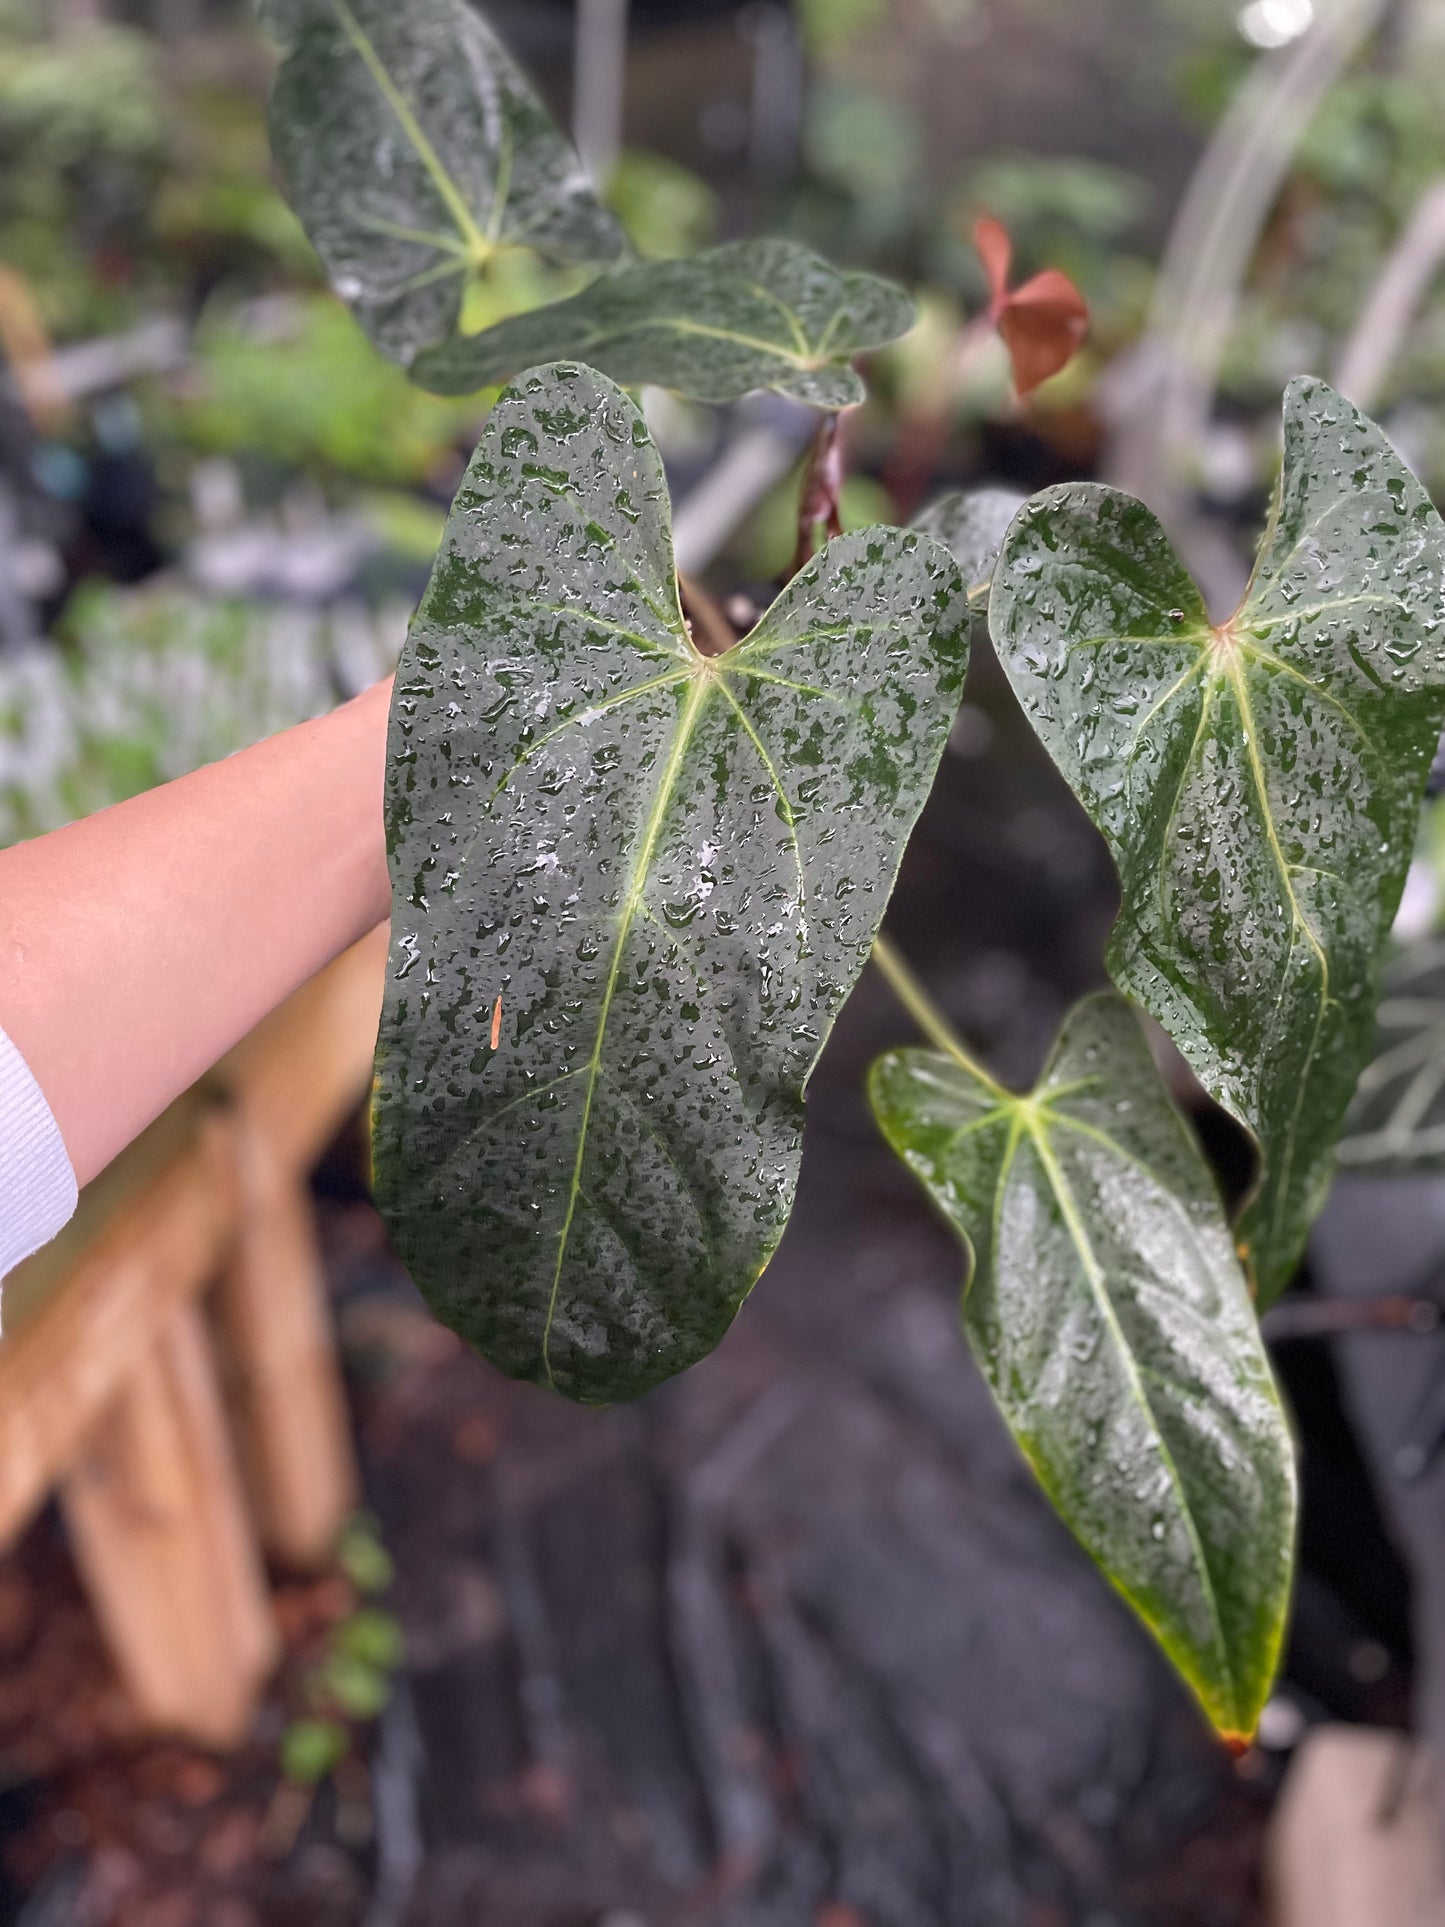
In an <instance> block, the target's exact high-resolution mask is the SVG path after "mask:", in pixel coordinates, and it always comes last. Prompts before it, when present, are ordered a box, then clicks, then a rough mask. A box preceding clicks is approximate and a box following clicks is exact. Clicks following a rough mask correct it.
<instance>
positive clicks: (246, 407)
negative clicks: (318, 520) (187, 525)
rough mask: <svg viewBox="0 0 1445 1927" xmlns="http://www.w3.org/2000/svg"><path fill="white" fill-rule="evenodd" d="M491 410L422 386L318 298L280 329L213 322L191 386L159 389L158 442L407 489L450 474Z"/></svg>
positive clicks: (199, 339) (154, 406) (236, 317)
mask: <svg viewBox="0 0 1445 1927" xmlns="http://www.w3.org/2000/svg"><path fill="white" fill-rule="evenodd" d="M490 401H491V397H490V396H483V397H481V398H479V399H468V400H465V401H445V400H443V399H441V398H440V397H438V396H436V395H429V394H426V393H425V392H424V391H423V390H422V389H420V388H416V387H414V386H413V385H412V383H411V382H409V381H408V380H407V378H406V376H405V374H404V373H403V372H402V370H401V369H400V368H398V367H397V366H396V365H395V363H394V362H390V361H387V360H385V359H384V358H383V357H382V356H381V355H378V354H377V352H376V350H375V349H374V348H373V347H372V346H371V344H370V343H369V342H368V341H367V339H366V337H365V335H363V334H362V332H361V330H360V329H359V328H358V327H357V325H356V323H355V322H354V321H353V320H352V318H351V316H350V315H349V314H348V313H347V311H346V309H345V308H344V307H343V306H342V305H341V303H340V302H339V301H337V300H336V299H335V298H334V297H333V296H332V295H330V294H314V295H299V296H297V297H295V299H294V300H293V301H291V302H290V303H288V305H287V307H286V309H285V310H284V311H282V313H281V314H280V315H279V316H278V317H277V319H276V320H275V322H274V324H273V325H271V326H266V325H257V324H256V323H255V321H254V320H250V319H248V318H247V316H246V315H244V314H242V313H240V312H238V311H237V310H235V309H233V308H232V309H226V310H219V311H216V312H213V313H212V314H211V315H209V316H208V317H207V318H206V319H205V320H204V321H203V322H202V324H201V326H200V328H199V330H198V331H197V334H196V339H195V347H194V363H193V366H192V368H191V370H190V371H189V372H188V375H187V378H186V380H185V382H184V383H183V384H180V385H167V386H162V387H159V388H157V389H156V390H154V391H153V392H152V394H151V396H150V398H149V401H148V409H149V412H150V418H151V429H152V434H153V436H154V437H155V439H156V440H157V441H158V442H167V441H170V442H176V443H180V444H182V445H184V446H186V447H189V448H191V449H193V450H196V451H198V452H201V453H204V454H218V453H224V454H239V453H243V452H245V451H254V452H257V453H261V454H264V455H265V456H266V458H267V459H268V461H270V462H272V463H273V464H275V465H277V466H279V467H281V468H283V469H284V468H303V469H307V470H310V471H312V472H315V471H317V470H335V471H337V472H339V473H341V474H343V475H350V476H354V477H359V478H364V479H366V480H368V481H377V482H385V483H392V484H403V483H418V482H424V481H425V480H427V478H428V477H429V476H432V475H434V474H435V473H436V472H437V470H438V468H439V467H440V468H446V467H448V465H449V464H448V458H449V456H450V453H451V451H452V450H453V449H454V448H455V447H456V446H458V445H459V444H466V443H469V442H470V441H471V440H473V439H474V438H475V434H476V431H477V428H478V427H479V426H480V423H481V420H482V418H483V416H484V415H485V413H486V410H487V408H488V406H489V405H490Z"/></svg>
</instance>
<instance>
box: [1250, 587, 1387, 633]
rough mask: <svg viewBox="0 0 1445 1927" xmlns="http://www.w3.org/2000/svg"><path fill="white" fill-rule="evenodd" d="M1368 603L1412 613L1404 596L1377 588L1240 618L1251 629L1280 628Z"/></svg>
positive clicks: (1316, 620) (1314, 619) (1317, 619)
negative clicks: (1277, 613) (1288, 623)
mask: <svg viewBox="0 0 1445 1927" xmlns="http://www.w3.org/2000/svg"><path fill="white" fill-rule="evenodd" d="M1368 603H1374V604H1375V605H1376V606H1380V605H1383V606H1385V607H1387V608H1391V609H1398V610H1399V612H1400V614H1401V615H1406V616H1407V615H1409V613H1410V605H1409V603H1407V602H1406V601H1405V600H1404V598H1403V597H1402V596H1397V595H1389V594H1387V593H1386V592H1385V591H1383V590H1377V591H1376V592H1374V593H1373V594H1370V595H1347V596H1339V597H1337V598H1335V599H1333V600H1329V601H1325V602H1314V603H1309V604H1307V605H1306V607H1304V608H1303V609H1287V610H1286V611H1285V612H1284V614H1283V615H1278V616H1251V615H1246V614H1245V613H1244V612H1243V611H1241V613H1240V616H1239V618H1238V620H1239V622H1240V623H1241V624H1242V625H1243V626H1244V627H1246V628H1249V629H1255V630H1261V629H1278V628H1281V627H1282V626H1283V625H1284V624H1285V623H1287V622H1301V623H1303V622H1318V621H1319V619H1320V617H1321V616H1328V615H1333V614H1334V612H1335V611H1336V610H1337V609H1358V608H1362V607H1364V606H1365V605H1366V604H1368Z"/></svg>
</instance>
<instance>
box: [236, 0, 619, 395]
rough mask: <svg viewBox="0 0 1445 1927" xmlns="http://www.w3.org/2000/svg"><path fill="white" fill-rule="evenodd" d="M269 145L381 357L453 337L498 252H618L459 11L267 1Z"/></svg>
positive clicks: (504, 62)
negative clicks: (271, 72)
mask: <svg viewBox="0 0 1445 1927" xmlns="http://www.w3.org/2000/svg"><path fill="white" fill-rule="evenodd" d="M261 18H262V24H263V25H264V26H265V27H266V29H267V31H268V32H269V33H270V34H271V35H272V37H273V38H274V39H275V40H276V41H278V42H279V44H280V46H281V48H282V50H283V59H282V64H281V68H280V71H279V72H278V74H277V76H276V84H275V88H274V90H273V92H272V96H271V110H270V126H271V148H272V152H273V154H274V155H275V157H276V164H277V167H278V168H279V170H280V173H281V178H282V180H283V182H284V184H285V188H286V192H287V195H288V197H289V199H290V201H291V204H292V206H293V207H294V208H295V210H296V212H297V214H298V215H299V217H300V219H301V223H302V225H303V226H304V227H305V229H306V232H307V234H308V235H309V236H310V239H311V242H312V245H313V246H314V247H315V249H316V251H317V253H318V254H319V255H320V256H321V259H322V261H323V262H324V263H325V266H326V270H327V273H328V274H329V276H330V277H331V284H332V286H333V287H334V288H335V290H336V292H337V293H338V294H339V295H340V296H341V297H342V298H343V300H345V301H346V302H347V303H348V305H349V306H350V308H351V309H352V312H353V313H354V314H355V315H356V318H357V320H358V321H359V322H360V323H361V325H362V326H363V327H364V328H365V330H366V332H367V334H368V335H369V336H370V337H371V339H372V340H373V341H374V342H375V343H376V345H377V347H378V348H380V349H381V350H382V351H383V352H384V353H386V354H388V355H390V356H391V357H392V358H393V359H394V360H397V361H408V360H410V359H411V357H412V356H413V355H415V354H416V353H417V352H418V351H419V350H420V349H423V348H429V347H433V346H435V344H436V343H438V342H441V341H444V340H446V338H447V337H448V336H449V335H451V334H452V333H453V331H454V330H455V328H456V326H457V322H458V319H459V317H460V314H461V307H462V299H463V293H464V290H465V287H466V284H467V281H468V279H469V277H471V276H473V275H474V274H476V273H477V272H479V271H483V270H485V269H486V267H487V266H488V264H489V263H490V262H491V261H492V260H493V258H494V257H495V256H496V254H497V252H498V251H499V250H500V249H503V248H508V247H515V246H525V247H528V248H531V249H534V250H535V251H536V252H537V253H538V254H539V255H541V256H542V257H543V258H544V259H545V260H547V261H551V262H554V263H557V264H559V265H584V266H585V265H601V264H603V263H606V262H609V261H613V260H616V259H617V257H618V256H619V255H621V254H624V253H625V252H626V247H627V244H626V241H625V239H624V237H623V234H622V230H621V229H620V228H619V227H618V225H617V223H616V221H615V220H614V219H613V217H612V215H611V214H609V213H608V211H607V210H606V208H604V207H603V205H602V203H601V202H600V201H599V200H598V199H597V197H596V195H595V194H594V193H593V191H592V187H591V184H590V182H589V180H588V178H587V175H586V172H585V170H584V169H583V166H582V163H581V161H580V160H579V159H578V157H577V155H576V154H575V153H574V151H573V149H572V148H571V146H570V145H569V143H568V142H567V141H566V140H564V139H563V137H562V135H561V134H560V133H559V132H558V130H557V128H556V126H555V125H554V123H553V121H552V119H551V117H550V115H549V114H548V113H547V110H546V109H545V107H543V105H542V103H541V102H540V100H538V98H537V96H536V95H535V94H534V93H533V91H532V89H531V87H530V86H529V85H528V83H527V81H526V80H525V79H524V78H523V77H522V75H521V74H520V73H519V72H518V71H517V69H516V67H515V66H514V65H513V64H512V61H511V59H510V58H509V56H508V55H507V53H506V51H505V50H504V48H503V47H502V45H501V43H500V42H499V41H498V40H497V39H496V37H495V35H494V34H493V33H492V31H491V29H490V28H489V27H488V26H487V25H486V23H485V21H484V20H483V19H482V18H481V16H480V15H479V14H478V13H477V12H476V11H475V10H474V9H473V8H472V7H470V6H468V5H466V4H465V0H407V4H406V5H405V6H400V5H397V4H395V0H263V5H262V10H261Z"/></svg>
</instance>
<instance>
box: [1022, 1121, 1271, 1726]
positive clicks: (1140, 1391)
mask: <svg viewBox="0 0 1445 1927" xmlns="http://www.w3.org/2000/svg"><path fill="white" fill-rule="evenodd" d="M1059 1121H1060V1122H1062V1123H1065V1124H1066V1123H1067V1121H1068V1120H1067V1119H1065V1118H1062V1117H1061V1118H1060V1120H1059ZM1024 1128H1025V1130H1026V1131H1027V1134H1028V1136H1029V1138H1030V1140H1031V1142H1032V1144H1033V1147H1034V1151H1035V1154H1036V1155H1037V1157H1038V1160H1039V1163H1040V1164H1041V1165H1042V1166H1043V1169H1044V1174H1045V1176H1046V1177H1047V1179H1048V1181H1049V1185H1050V1187H1051V1188H1052V1190H1053V1193H1054V1196H1055V1198H1056V1199H1057V1200H1058V1205H1059V1211H1060V1214H1061V1216H1062V1217H1063V1220H1064V1226H1065V1229H1066V1230H1067V1231H1068V1233H1069V1237H1070V1240H1071V1242H1072V1243H1073V1245H1074V1248H1075V1250H1076V1251H1077V1252H1078V1254H1079V1262H1080V1265H1081V1267H1082V1269H1083V1272H1084V1276H1085V1278H1086V1279H1087V1280H1088V1283H1089V1289H1090V1292H1091V1294H1092V1296H1093V1298H1094V1302H1095V1304H1096V1305H1097V1307H1098V1310H1099V1313H1100V1316H1101V1317H1102V1319H1103V1321H1104V1323H1105V1326H1106V1327H1107V1329H1108V1331H1109V1332H1110V1334H1111V1336H1112V1337H1113V1340H1114V1344H1115V1347H1116V1349H1117V1352H1118V1355H1119V1357H1120V1359H1121V1361H1122V1363H1123V1366H1124V1371H1125V1375H1126V1377H1127V1379H1128V1381H1129V1384H1130V1386H1131V1387H1132V1389H1133V1392H1134V1396H1135V1398H1136V1399H1137V1401H1138V1403H1139V1405H1140V1407H1141V1408H1142V1409H1143V1411H1144V1414H1145V1416H1146V1417H1147V1419H1148V1421H1149V1425H1150V1428H1151V1430H1152V1432H1153V1434H1154V1436H1155V1438H1156V1439H1157V1440H1158V1443H1159V1456H1160V1459H1161V1462H1162V1463H1163V1466H1164V1469H1165V1471H1166V1473H1167V1474H1168V1477H1169V1481H1170V1484H1171V1485H1172V1486H1173V1488H1174V1494H1175V1499H1176V1502H1177V1504H1178V1509H1179V1516H1180V1518H1181V1520H1182V1521H1183V1525H1184V1530H1185V1532H1186V1534H1187V1536H1188V1539H1189V1544H1190V1548H1191V1550H1192V1551H1193V1554H1194V1562H1195V1569H1196V1571H1197V1572H1198V1575H1199V1579H1200V1584H1201V1587H1202V1589H1203V1593H1204V1600H1205V1605H1206V1607H1207V1609H1208V1612H1209V1618H1210V1623H1211V1625H1212V1626H1213V1628H1214V1639H1215V1646H1216V1651H1217V1656H1218V1659H1219V1662H1220V1670H1221V1676H1222V1678H1223V1680H1224V1682H1225V1684H1226V1685H1227V1687H1228V1691H1229V1700H1230V1706H1231V1710H1232V1711H1233V1712H1234V1713H1235V1714H1236V1715H1237V1712H1238V1707H1239V1689H1238V1686H1237V1683H1236V1681H1235V1677H1234V1666H1233V1662H1232V1660H1231V1657H1230V1653H1229V1647H1228V1643H1227V1641H1226V1639H1225V1634H1224V1624H1223V1620H1222V1619H1221V1617H1220V1611H1219V1600H1218V1596H1217V1594H1216V1592H1215V1588H1214V1575H1213V1574H1212V1573H1211V1571H1210V1569H1209V1561H1208V1559H1207V1557H1206V1556H1205V1551H1204V1545H1203V1541H1202V1540H1201V1539H1200V1537H1199V1529H1198V1527H1197V1526H1196V1525H1195V1523H1194V1513H1193V1510H1192V1508H1191V1507H1190V1504H1189V1500H1188V1496H1187V1494H1186V1492H1185V1488H1184V1482H1183V1480H1182V1478H1181V1477H1180V1473H1179V1468H1178V1466H1177V1465H1176V1464H1175V1462H1174V1454H1173V1453H1172V1452H1171V1451H1170V1449H1169V1443H1168V1440H1167V1439H1166V1438H1165V1436H1164V1430H1163V1427H1162V1426H1161V1425H1160V1423H1159V1420H1158V1418H1157V1417H1156V1416H1155V1413H1154V1407H1153V1405H1152V1404H1151V1403H1150V1400H1149V1395H1148V1393H1147V1392H1146V1391H1145V1389H1144V1381H1143V1378H1142V1376H1141V1373H1140V1367H1139V1363H1138V1361H1137V1360H1136V1359H1135V1357H1134V1354H1133V1351H1132V1349H1131V1347H1130V1345H1129V1342H1128V1339H1127V1338H1126V1336H1125V1333H1124V1330H1123V1327H1122V1326H1121V1325H1120V1323H1119V1320H1118V1316H1117V1314H1116V1313H1115V1311H1114V1306H1113V1302H1112V1300H1111V1299H1110V1297H1109V1293H1108V1291H1107V1289H1106V1286H1105V1280H1104V1274H1103V1271H1102V1268H1101V1267H1100V1264H1099V1261H1098V1258H1097V1256H1096V1255H1095V1252H1094V1247H1093V1244H1092V1243H1091V1241H1090V1239H1089V1233H1088V1227H1087V1226H1086V1225H1085V1223H1084V1220H1083V1216H1082V1214H1081V1213H1080V1211H1079V1207H1078V1203H1077V1201H1076V1199H1075V1197H1074V1194H1073V1189H1072V1187H1071V1186H1070V1184H1069V1181H1068V1179H1067V1177H1066V1176H1065V1175H1064V1172H1063V1169H1062V1167H1061V1166H1060V1164H1059V1162H1058V1160H1057V1158H1056V1157H1055V1155H1054V1150H1053V1146H1052V1145H1051V1144H1050V1143H1049V1142H1048V1138H1047V1133H1046V1132H1044V1131H1043V1130H1040V1129H1038V1128H1037V1127H1036V1126H1035V1125H1034V1124H1033V1122H1032V1121H1030V1120H1026V1121H1025V1126H1024ZM1096 1135H1101V1134H1096Z"/></svg>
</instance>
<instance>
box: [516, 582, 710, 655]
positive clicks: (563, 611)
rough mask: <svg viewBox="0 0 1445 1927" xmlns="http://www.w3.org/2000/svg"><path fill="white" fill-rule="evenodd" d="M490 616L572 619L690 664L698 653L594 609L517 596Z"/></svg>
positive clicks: (682, 642)
mask: <svg viewBox="0 0 1445 1927" xmlns="http://www.w3.org/2000/svg"><path fill="white" fill-rule="evenodd" d="M637 589H638V593H639V595H641V597H642V599H643V601H644V602H646V603H647V606H648V608H649V609H651V610H652V613H653V614H654V615H655V616H656V617H657V619H658V621H659V622H660V623H661V624H662V626H663V628H664V629H666V630H667V631H668V633H669V635H671V634H673V633H674V631H673V628H672V625H671V623H669V621H668V619H667V616H666V613H665V612H664V611H663V610H661V609H658V608H657V607H656V606H655V605H654V603H653V602H652V600H651V598H650V597H649V596H648V594H647V591H646V590H645V589H644V588H643V587H642V585H641V584H640V583H639V584H638V585H637ZM488 614H489V615H490V616H493V617H496V618H497V619H499V620H500V619H504V618H506V617H508V616H514V615H535V616H564V617H569V618H570V619H571V620H572V621H573V622H581V623H585V624H586V626H587V627H588V628H589V629H600V630H602V631H603V633H604V634H605V635H609V636H618V637H620V638H621V640H622V641H623V642H631V643H635V644H636V645H637V647H638V648H639V649H642V650H645V651H646V652H647V654H648V655H649V656H673V657H675V658H676V659H677V660H678V661H679V662H685V663H689V664H690V663H691V662H692V660H693V657H694V655H695V654H696V651H695V650H694V649H693V648H692V647H691V646H690V645H689V644H688V643H686V641H685V640H684V636H683V635H678V638H677V640H678V647H677V648H672V647H670V646H669V645H668V644H667V643H665V642H663V641H661V640H660V639H659V638H658V637H656V636H644V635H643V634H642V632H641V631H640V630H638V629H629V628H628V626H627V624H626V623H625V622H613V621H611V620H610V619H609V618H608V617H607V616H599V615H597V614H596V613H595V612H594V611H593V610H591V609H580V608H578V607H577V605H576V604H575V603H566V602H535V601H533V600H532V599H531V598H530V597H518V598H516V599H514V600H512V601H508V602H502V603H495V604H493V605H491V607H490V608H489V609H488ZM681 620H682V618H681V616H680V615H679V617H678V621H679V623H680V622H681Z"/></svg>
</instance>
